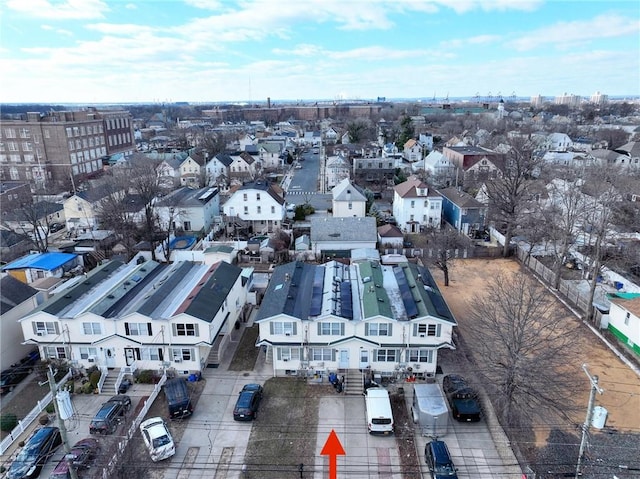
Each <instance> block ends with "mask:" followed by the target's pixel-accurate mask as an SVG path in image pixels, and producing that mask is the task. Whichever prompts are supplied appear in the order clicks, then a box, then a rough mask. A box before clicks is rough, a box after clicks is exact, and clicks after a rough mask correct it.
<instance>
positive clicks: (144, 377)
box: [136, 369, 157, 384]
mask: <svg viewBox="0 0 640 479" xmlns="http://www.w3.org/2000/svg"><path fill="white" fill-rule="evenodd" d="M155 376H156V374H155V372H154V371H153V370H151V369H143V370H142V371H140V372H139V373H138V375H137V376H136V382H137V383H141V384H154V381H156V378H155ZM156 382H157V381H156Z"/></svg>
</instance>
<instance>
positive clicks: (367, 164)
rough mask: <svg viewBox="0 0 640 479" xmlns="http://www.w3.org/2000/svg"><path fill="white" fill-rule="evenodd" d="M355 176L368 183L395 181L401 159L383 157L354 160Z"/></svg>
mask: <svg viewBox="0 0 640 479" xmlns="http://www.w3.org/2000/svg"><path fill="white" fill-rule="evenodd" d="M351 161H352V166H353V176H354V178H358V179H359V180H364V181H368V182H380V183H386V182H387V181H391V180H393V177H394V175H395V170H396V168H398V167H399V166H400V162H401V161H402V160H401V159H400V158H395V157H390V156H386V157H385V156H381V157H377V158H353V159H352V160H351Z"/></svg>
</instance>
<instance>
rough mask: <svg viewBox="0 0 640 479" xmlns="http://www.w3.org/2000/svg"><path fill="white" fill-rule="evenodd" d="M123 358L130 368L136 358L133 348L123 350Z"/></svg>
mask: <svg viewBox="0 0 640 479" xmlns="http://www.w3.org/2000/svg"><path fill="white" fill-rule="evenodd" d="M124 358H125V360H126V361H127V366H131V365H132V364H133V363H134V361H135V360H136V357H135V352H134V351H133V348H124Z"/></svg>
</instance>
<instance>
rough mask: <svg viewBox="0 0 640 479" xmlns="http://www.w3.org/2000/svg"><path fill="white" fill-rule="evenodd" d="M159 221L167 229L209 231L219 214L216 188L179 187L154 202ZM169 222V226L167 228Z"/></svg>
mask: <svg viewBox="0 0 640 479" xmlns="http://www.w3.org/2000/svg"><path fill="white" fill-rule="evenodd" d="M155 207H156V212H157V214H158V216H159V217H160V222H161V223H162V224H163V225H165V226H166V227H167V230H169V229H171V231H176V230H177V229H182V230H184V231H186V232H197V231H203V232H204V233H205V234H206V233H208V232H209V231H211V229H212V227H213V223H214V221H215V217H216V216H219V215H220V195H219V194H218V189H217V188H213V187H210V188H201V189H197V190H194V189H191V188H187V187H184V188H180V189H177V190H175V191H172V192H171V193H170V194H168V195H167V196H164V197H162V198H161V199H160V201H158V202H157V203H156V204H155ZM169 222H171V228H169Z"/></svg>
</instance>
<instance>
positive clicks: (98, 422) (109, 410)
mask: <svg viewBox="0 0 640 479" xmlns="http://www.w3.org/2000/svg"><path fill="white" fill-rule="evenodd" d="M129 409H131V398H130V397H129V396H127V395H125V394H119V395H117V396H113V397H112V398H111V399H109V400H108V401H107V402H105V403H104V404H103V405H102V406H101V407H100V410H99V411H98V412H97V413H96V415H95V416H94V417H93V419H92V420H91V423H90V424H89V432H90V433H91V434H113V433H114V432H115V430H116V428H117V427H118V424H120V422H121V421H122V419H123V418H124V415H125V414H126V413H127V411H129Z"/></svg>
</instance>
